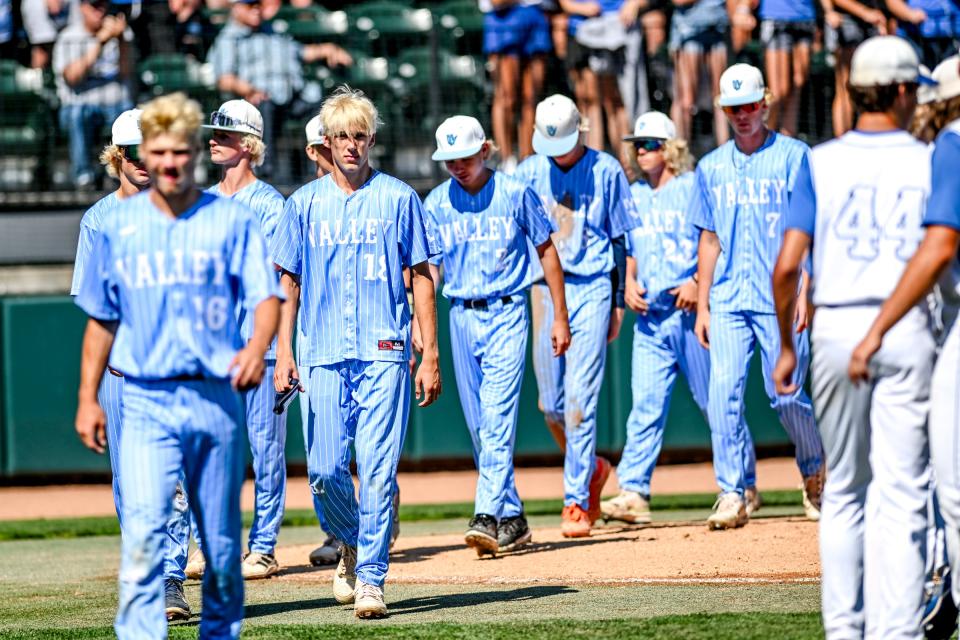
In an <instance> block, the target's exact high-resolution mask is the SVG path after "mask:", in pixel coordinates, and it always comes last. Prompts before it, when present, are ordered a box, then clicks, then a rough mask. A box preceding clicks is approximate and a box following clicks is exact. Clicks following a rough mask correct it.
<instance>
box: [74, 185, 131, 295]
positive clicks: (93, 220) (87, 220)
mask: <svg viewBox="0 0 960 640" xmlns="http://www.w3.org/2000/svg"><path fill="white" fill-rule="evenodd" d="M119 202H120V198H119V197H118V196H117V192H116V191H114V192H113V193H111V194H109V195H106V196H104V197H102V198H100V199H99V200H97V201H96V202H94V203H93V206H92V207H90V208H89V209H87V211H86V213H84V214H83V217H82V218H80V239H79V240H78V241H77V258H76V260H75V261H74V263H73V283H72V284H71V285H70V295H72V296H75V295H77V294H78V293H80V283H81V282H83V274H84V271H85V270H86V268H87V263H88V262H90V253H91V252H92V251H93V243H94V241H96V239H97V234H99V233H100V221H101V220H102V219H103V216H104V214H106V212H107V211H109V210H111V209H113V208H114V207H115V206H117V204H118V203H119Z"/></svg>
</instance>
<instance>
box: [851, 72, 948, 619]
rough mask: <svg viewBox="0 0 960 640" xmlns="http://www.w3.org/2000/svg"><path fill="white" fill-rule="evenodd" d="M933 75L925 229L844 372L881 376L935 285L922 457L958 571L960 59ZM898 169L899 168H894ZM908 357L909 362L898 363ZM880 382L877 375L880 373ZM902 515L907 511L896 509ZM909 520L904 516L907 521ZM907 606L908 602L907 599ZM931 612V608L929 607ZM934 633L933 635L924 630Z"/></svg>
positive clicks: (867, 377) (853, 377)
mask: <svg viewBox="0 0 960 640" xmlns="http://www.w3.org/2000/svg"><path fill="white" fill-rule="evenodd" d="M933 76H934V79H935V80H937V81H939V85H938V87H937V94H938V99H939V104H938V108H939V111H940V117H941V119H942V121H944V122H946V125H945V126H944V127H943V128H942V130H941V131H940V132H939V135H938V136H937V138H936V145H935V148H934V150H933V156H932V161H931V166H932V169H931V192H930V198H929V201H928V202H927V207H926V211H925V213H924V217H923V222H922V224H923V227H925V233H924V235H923V238H922V240H921V242H920V245H919V247H918V248H917V250H916V252H915V253H914V255H913V257H912V258H911V259H910V261H909V262H908V263H907V265H906V268H905V269H904V270H903V274H902V275H901V276H900V279H899V282H898V283H897V285H896V288H895V289H894V290H893V291H892V292H891V293H890V294H889V297H887V299H886V301H885V302H884V303H883V304H882V305H881V306H880V310H879V313H878V314H877V315H876V318H875V319H874V320H873V323H872V324H871V325H870V328H869V330H868V331H867V332H866V336H865V337H864V338H863V340H861V342H860V343H859V344H857V345H856V347H855V348H854V349H853V351H852V355H851V357H850V363H849V370H848V373H849V375H850V378H851V380H853V381H855V382H860V383H862V382H864V381H869V382H870V384H871V385H872V384H873V380H874V379H876V378H877V377H878V376H880V375H882V374H883V373H884V371H883V369H884V367H883V365H882V364H880V366H878V364H877V362H876V361H878V360H879V361H880V363H883V362H884V360H882V358H883V357H884V356H883V354H884V352H885V351H887V350H888V343H889V342H890V341H891V340H892V339H893V338H894V336H896V335H899V334H900V333H902V331H903V329H902V328H901V327H903V326H904V325H906V326H909V321H910V319H911V318H912V317H915V316H916V315H917V314H918V313H920V311H918V309H922V308H923V301H924V297H925V296H926V295H927V294H928V293H929V292H930V290H931V289H932V288H933V287H934V285H935V284H938V283H939V293H940V295H941V297H942V306H943V309H942V319H943V325H944V326H943V331H942V335H941V337H940V340H939V343H940V352H939V355H938V356H937V361H936V364H935V366H934V368H933V373H932V379H931V383H930V387H929V389H930V396H929V406H930V415H929V423H928V432H927V433H928V437H929V447H930V457H931V459H932V462H933V470H934V474H935V476H936V491H937V498H938V501H939V504H940V511H941V514H942V515H943V519H944V521H945V528H946V542H947V556H948V558H949V561H950V568H951V571H950V573H951V574H952V575H954V576H955V575H958V574H957V571H958V570H960V547H958V536H960V479H958V468H960V467H958V462H957V451H958V446H957V439H958V433H957V429H956V424H957V416H958V415H960V401H958V394H957V389H958V387H960V379H958V373H957V372H958V368H960V367H958V362H960V323H958V322H957V318H958V316H960V262H958V259H957V255H958V253H957V252H958V248H960V215H958V209H957V202H960V177H958V175H957V170H956V168H957V166H958V164H957V163H958V162H960V58H957V57H952V58H948V59H947V60H946V61H944V62H943V63H941V64H940V65H938V66H937V68H936V69H934V72H933ZM898 166H899V165H898ZM905 362H909V360H905ZM881 380H882V378H881ZM904 513H905V514H907V512H904ZM911 520H912V518H911ZM952 600H953V603H956V602H960V588H958V585H957V581H956V580H953V581H952ZM909 602H910V604H913V601H912V600H911V601H909ZM934 613H935V612H934ZM946 622H947V623H948V625H943V626H941V627H940V628H939V629H936V628H934V629H928V637H930V638H934V637H940V638H946V637H950V635H952V631H951V630H950V629H949V628H947V629H944V628H943V627H944V626H948V627H952V626H953V624H955V623H956V620H955V619H952V620H946ZM937 631H942V633H941V634H939V635H934V633H932V632H937Z"/></svg>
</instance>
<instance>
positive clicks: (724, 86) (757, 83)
mask: <svg viewBox="0 0 960 640" xmlns="http://www.w3.org/2000/svg"><path fill="white" fill-rule="evenodd" d="M766 90H767V85H765V84H764V82H763V74H762V73H760V69H757V68H756V67H754V66H753V65H749V64H744V63H742V62H741V63H739V64H735V65H733V66H731V67H728V68H727V70H726V71H724V72H723V74H722V75H721V76H720V98H719V99H718V100H717V104H719V105H720V106H721V107H735V106H737V105H741V104H753V103H754V102H760V101H761V100H763V96H764V93H765V92H766Z"/></svg>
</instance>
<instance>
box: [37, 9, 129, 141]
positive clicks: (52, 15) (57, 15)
mask: <svg viewBox="0 0 960 640" xmlns="http://www.w3.org/2000/svg"><path fill="white" fill-rule="evenodd" d="M76 5H77V2H76V0H22V2H21V3H20V16H21V17H22V18H23V29H24V31H26V32H27V40H29V41H30V66H31V67H33V68H34V69H44V68H46V67H49V66H50V52H51V51H53V43H54V42H56V41H57V34H58V33H60V32H61V31H62V30H63V29H64V28H66V26H67V23H68V22H70V16H71V15H72V13H73V11H74V10H75V7H76ZM111 122H112V121H111Z"/></svg>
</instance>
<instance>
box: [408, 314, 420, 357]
mask: <svg viewBox="0 0 960 640" xmlns="http://www.w3.org/2000/svg"><path fill="white" fill-rule="evenodd" d="M410 343H411V344H413V350H414V351H416V352H417V353H423V334H422V333H420V322H419V321H417V316H413V320H412V321H411V322H410Z"/></svg>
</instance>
